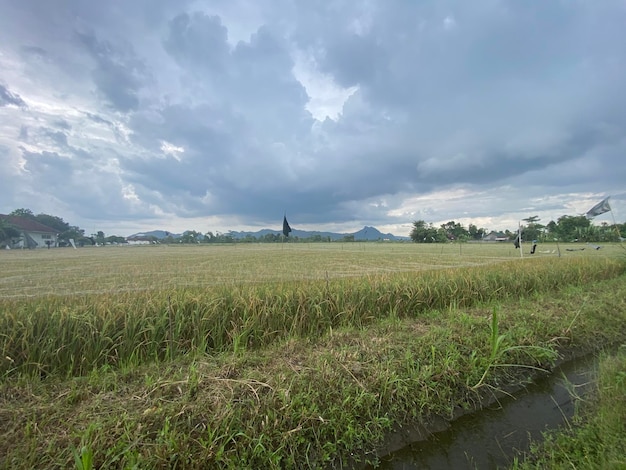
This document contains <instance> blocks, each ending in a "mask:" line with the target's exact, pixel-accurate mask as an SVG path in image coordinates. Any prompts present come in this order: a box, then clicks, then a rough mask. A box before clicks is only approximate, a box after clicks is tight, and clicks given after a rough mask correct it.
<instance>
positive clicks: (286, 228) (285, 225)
mask: <svg viewBox="0 0 626 470" xmlns="http://www.w3.org/2000/svg"><path fill="white" fill-rule="evenodd" d="M289 232H291V227H290V226H289V222H287V216H286V215H285V216H284V217H283V235H284V236H286V237H288V236H289Z"/></svg>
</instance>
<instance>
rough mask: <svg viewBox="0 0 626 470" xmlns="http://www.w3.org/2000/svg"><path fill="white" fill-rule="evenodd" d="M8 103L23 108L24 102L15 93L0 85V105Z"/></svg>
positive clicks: (7, 104)
mask: <svg viewBox="0 0 626 470" xmlns="http://www.w3.org/2000/svg"><path fill="white" fill-rule="evenodd" d="M9 105H13V106H18V107H20V108H25V107H26V102H25V101H24V100H23V99H22V97H21V96H20V95H18V94H17V93H13V92H11V91H10V90H9V89H8V88H7V87H5V86H4V85H0V106H9Z"/></svg>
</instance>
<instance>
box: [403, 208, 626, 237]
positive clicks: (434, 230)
mask: <svg viewBox="0 0 626 470" xmlns="http://www.w3.org/2000/svg"><path fill="white" fill-rule="evenodd" d="M523 222H525V224H523V226H522V230H521V232H522V240H527V241H531V240H536V241H537V242H551V241H562V242H575V241H579V242H594V243H599V242H617V241H620V238H621V234H623V233H626V223H622V224H612V225H610V224H608V223H606V222H602V223H601V224H600V225H593V224H592V223H591V220H590V219H588V218H587V217H585V216H584V215H579V216H571V215H564V216H561V217H559V218H558V219H557V220H556V222H555V221H554V220H551V221H550V222H548V224H546V225H543V224H541V223H539V222H540V219H539V217H538V216H536V215H535V216H532V217H528V218H526V219H523ZM501 233H502V234H503V235H504V237H505V238H508V239H509V240H514V239H515V237H517V235H518V230H513V231H511V230H508V229H507V230H505V231H503V232H501ZM488 234H489V232H488V231H487V229H484V228H478V227H477V226H476V225H473V224H470V225H469V228H467V229H466V228H465V227H464V226H463V225H461V224H460V223H458V222H455V221H450V222H447V223H445V224H442V225H440V226H439V227H435V226H434V225H433V224H432V223H427V222H425V221H424V220H416V221H415V222H413V228H412V229H411V234H410V237H411V240H413V241H414V242H416V243H445V242H448V241H470V240H476V241H479V240H483V239H484V237H485V236H486V235H488Z"/></svg>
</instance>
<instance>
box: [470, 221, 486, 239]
mask: <svg viewBox="0 0 626 470" xmlns="http://www.w3.org/2000/svg"><path fill="white" fill-rule="evenodd" d="M467 233H468V234H469V237H470V238H471V239H472V240H480V239H481V238H483V237H484V236H485V235H486V234H487V229H485V228H478V227H477V226H476V225H474V224H469V227H468V229H467Z"/></svg>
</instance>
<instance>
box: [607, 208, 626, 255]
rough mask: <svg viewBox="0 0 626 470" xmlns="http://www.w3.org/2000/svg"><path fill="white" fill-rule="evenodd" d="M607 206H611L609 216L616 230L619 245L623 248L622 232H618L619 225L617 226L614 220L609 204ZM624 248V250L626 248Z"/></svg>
mask: <svg viewBox="0 0 626 470" xmlns="http://www.w3.org/2000/svg"><path fill="white" fill-rule="evenodd" d="M609 207H610V208H611V210H610V211H609V212H611V218H612V219H613V227H615V231H616V232H617V239H618V240H619V246H621V247H622V248H624V244H623V243H622V234H621V233H619V227H618V226H617V222H616V221H615V214H613V208H612V207H611V206H610V205H609ZM624 249H625V250H626V248H624Z"/></svg>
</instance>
